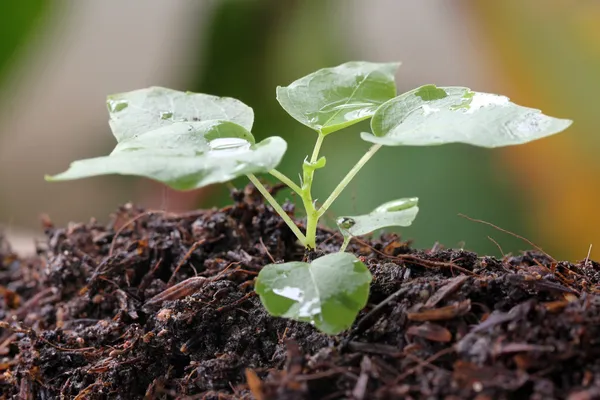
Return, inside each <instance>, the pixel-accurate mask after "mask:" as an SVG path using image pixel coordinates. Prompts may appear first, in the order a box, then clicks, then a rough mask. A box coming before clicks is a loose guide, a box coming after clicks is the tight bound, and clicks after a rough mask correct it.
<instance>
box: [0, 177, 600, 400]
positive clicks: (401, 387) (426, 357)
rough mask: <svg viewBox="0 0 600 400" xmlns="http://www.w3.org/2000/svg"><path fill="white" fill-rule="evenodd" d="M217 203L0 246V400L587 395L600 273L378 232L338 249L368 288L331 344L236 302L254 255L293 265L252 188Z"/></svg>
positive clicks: (287, 237) (327, 241)
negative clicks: (16, 247)
mask: <svg viewBox="0 0 600 400" xmlns="http://www.w3.org/2000/svg"><path fill="white" fill-rule="evenodd" d="M233 197H234V198H235V199H236V201H235V203H234V204H233V205H232V206H230V207H227V208H225V209H222V210H216V209H215V210H206V211H197V212H190V213H186V214H178V215H174V214H168V213H164V212H146V211H144V210H141V209H138V208H136V207H134V206H131V205H127V206H124V207H122V208H120V209H119V210H117V211H116V212H115V213H114V214H113V216H112V217H111V220H110V222H109V223H108V224H107V225H103V224H100V223H98V222H97V221H96V220H92V221H90V222H88V223H85V224H70V225H69V226H68V227H53V226H52V224H51V223H50V221H46V235H47V240H46V241H45V242H44V243H40V244H39V251H38V255H36V256H34V257H31V258H27V259H23V258H21V257H18V256H16V255H15V254H13V253H12V252H11V250H10V246H9V245H8V243H6V241H4V240H2V239H0V287H1V288H2V293H5V294H7V296H0V320H1V321H2V322H1V323H0V354H1V355H2V360H1V362H0V373H1V374H2V375H1V376H2V379H0V392H1V393H2V396H4V397H6V398H31V399H51V398H60V396H61V395H62V396H63V397H65V398H75V397H76V396H78V395H79V396H80V397H79V398H91V399H106V398H116V399H142V398H144V397H146V398H159V399H168V398H176V397H179V398H185V397H188V396H189V397H192V398H206V399H216V398H220V399H256V398H261V399H321V398H329V399H346V398H352V397H353V396H354V397H355V398H361V397H363V398H364V399H390V398H414V399H428V398H436V399H437V398H440V399H486V398H488V399H514V398H520V399H521V398H522V399H566V398H570V399H583V398H588V399H589V398H595V397H596V396H597V395H598V393H599V392H598V382H600V361H599V360H600V350H599V348H600V347H599V346H598V338H599V337H600V324H599V323H598V322H599V321H600V296H598V293H599V290H600V264H598V263H596V262H593V261H591V260H588V261H587V262H580V263H577V264H571V263H567V262H555V261H554V260H551V259H550V258H549V257H547V256H546V255H544V254H540V253H536V252H524V253H523V254H520V255H517V256H507V257H506V258H503V259H496V258H494V257H485V256H484V257H478V256H477V255H476V254H474V253H471V252H468V251H464V250H451V249H436V250H414V249H411V248H410V247H409V246H408V245H407V243H406V242H403V241H402V240H401V239H400V238H399V237H398V236H396V235H390V234H387V235H383V236H381V237H380V238H379V239H377V240H373V241H365V242H364V243H365V244H362V243H359V242H356V243H352V244H351V245H350V246H349V248H348V251H351V252H352V253H353V254H354V255H355V256H357V257H358V258H359V259H360V260H361V261H362V262H363V263H364V264H365V265H366V266H367V267H368V268H369V270H370V271H371V273H372V276H373V281H372V282H371V288H370V293H369V300H368V302H367V306H366V307H365V308H364V309H363V310H362V311H361V312H360V313H359V315H358V318H357V320H356V322H355V324H354V325H353V326H352V327H351V328H350V329H349V330H347V331H345V332H344V333H343V334H341V335H338V336H335V337H331V336H327V335H324V334H322V333H319V332H318V331H317V330H316V329H315V328H314V327H313V326H311V325H310V324H307V323H302V322H295V321H292V320H289V319H284V318H274V317H272V316H269V315H268V314H267V312H266V311H265V310H264V308H263V307H262V306H261V304H260V300H259V298H258V296H255V295H253V293H254V292H253V283H254V280H255V278H256V276H257V275H258V273H259V272H260V271H261V269H262V267H263V266H264V265H267V264H270V263H271V257H272V258H273V259H275V260H276V261H283V260H285V261H286V262H302V261H303V258H304V256H305V254H304V250H303V249H302V248H300V247H297V245H296V240H295V237H294V236H293V234H292V233H291V232H290V231H289V230H288V228H287V227H286V225H285V224H284V223H282V222H281V220H280V218H279V217H278V216H277V215H276V214H274V213H273V212H272V210H271V209H270V208H269V207H266V206H265V205H264V204H263V203H262V202H261V200H260V195H259V194H258V193H256V192H255V191H254V190H253V189H252V188H248V189H247V190H245V191H244V192H242V191H240V192H236V193H234V196H233ZM285 207H286V209H287V210H288V211H289V212H290V213H291V212H293V207H292V205H290V204H287V205H285ZM333 234H334V232H332V231H329V230H325V229H321V230H319V232H318V241H319V242H320V243H322V245H321V246H320V250H321V251H323V252H324V253H325V254H330V253H334V252H335V251H337V249H338V248H339V246H340V244H341V239H340V238H339V237H337V236H336V237H333V238H332V235H333ZM313 258H315V257H314V255H311V259H313ZM317 259H318V258H317ZM565 289H567V290H565ZM16 296H18V299H19V300H18V301H15V299H17V297H16ZM467 306H468V307H467ZM440 316H443V318H441V317H440ZM415 317H416V319H415ZM432 317H433V319H434V320H431V318H432ZM586 396H587V397H586Z"/></svg>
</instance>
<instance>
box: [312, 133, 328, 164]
mask: <svg viewBox="0 0 600 400" xmlns="http://www.w3.org/2000/svg"><path fill="white" fill-rule="evenodd" d="M324 139H325V135H323V134H322V133H319V136H318V137H317V143H315V148H314V149H313V153H312V156H311V157H310V162H311V163H314V162H316V161H317V158H319V152H320V151H321V145H322V144H323V140H324Z"/></svg>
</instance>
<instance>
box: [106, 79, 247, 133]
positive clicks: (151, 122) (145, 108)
mask: <svg viewBox="0 0 600 400" xmlns="http://www.w3.org/2000/svg"><path fill="white" fill-rule="evenodd" d="M106 105H107V108H108V112H109V115H110V121H109V123H110V127H111V129H112V131H113V134H114V135H115V137H116V138H117V141H119V142H121V141H122V140H125V139H130V138H133V137H135V136H139V135H143V134H145V133H147V132H151V131H154V130H155V129H159V128H162V127H165V126H170V125H172V124H174V123H177V122H198V121H208V120H224V121H230V122H234V123H236V124H238V125H240V126H242V127H244V128H245V129H246V130H247V131H251V130H252V124H253V123H254V112H253V111H252V109H251V108H250V107H248V106H247V105H245V104H244V103H242V102H241V101H239V100H236V99H232V98H230V97H217V96H212V95H208V94H202V93H190V92H180V91H177V90H173V89H167V88H163V87H156V86H155V87H150V88H147V89H140V90H134V91H132V92H126V93H119V94H114V95H112V96H109V97H108V99H107V101H106Z"/></svg>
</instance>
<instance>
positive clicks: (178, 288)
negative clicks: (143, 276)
mask: <svg viewBox="0 0 600 400" xmlns="http://www.w3.org/2000/svg"><path fill="white" fill-rule="evenodd" d="M208 281H209V279H207V278H205V277H203V276H195V277H192V278H188V279H186V280H185V281H182V282H179V283H178V284H176V285H174V286H171V287H170V288H168V289H165V290H163V291H162V292H160V293H159V294H157V295H156V296H154V297H152V298H150V299H149V300H148V301H146V303H145V304H144V307H152V306H157V305H161V304H162V303H164V302H165V301H170V300H178V299H182V298H184V297H187V296H190V295H192V294H194V293H196V292H197V291H198V290H199V289H200V288H202V287H203V286H204V285H206V283H207V282H208Z"/></svg>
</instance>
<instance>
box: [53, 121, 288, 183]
mask: <svg viewBox="0 0 600 400" xmlns="http://www.w3.org/2000/svg"><path fill="white" fill-rule="evenodd" d="M286 147H287V144H286V142H285V141H284V140H283V139H282V138H280V137H276V136H274V137H270V138H267V139H265V140H263V141H262V142H260V143H258V144H254V137H253V136H252V134H251V133H250V132H248V131H247V130H246V129H245V128H243V127H242V126H240V125H237V124H235V123H233V122H229V121H215V120H212V121H203V122H176V123H172V124H171V125H169V126H165V127H162V128H159V129H156V130H154V131H151V132H149V133H146V134H142V135H137V136H134V137H132V138H130V139H125V140H122V141H121V142H120V143H119V144H118V145H117V147H116V148H115V149H114V150H113V152H112V153H111V154H110V155H109V156H106V157H98V158H91V159H87V160H81V161H75V162H74V163H72V164H71V166H70V168H69V169H68V170H67V171H65V172H63V173H61V174H58V175H55V176H53V177H47V178H46V179H48V180H51V181H59V180H70V179H79V178H86V177H90V176H96V175H106V174H121V175H137V176H144V177H147V178H150V179H154V180H157V181H159V182H163V183H165V184H167V185H169V186H170V187H172V188H174V189H177V190H190V189H197V188H200V187H202V186H206V185H209V184H212V183H217V182H227V181H229V180H231V179H234V178H236V177H238V176H241V175H245V174H249V173H261V172H267V171H269V170H271V169H273V168H275V167H276V166H277V165H278V164H279V162H280V161H281V158H282V157H283V154H284V153H285V150H286Z"/></svg>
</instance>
